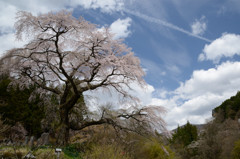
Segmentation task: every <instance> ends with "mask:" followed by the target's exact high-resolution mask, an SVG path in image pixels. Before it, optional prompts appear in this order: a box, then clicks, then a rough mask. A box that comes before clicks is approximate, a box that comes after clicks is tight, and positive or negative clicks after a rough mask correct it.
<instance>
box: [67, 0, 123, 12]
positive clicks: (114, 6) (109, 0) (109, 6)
mask: <svg viewBox="0 0 240 159" xmlns="http://www.w3.org/2000/svg"><path fill="white" fill-rule="evenodd" d="M70 2H71V6H75V5H81V6H82V7H84V8H85V9H90V8H92V9H98V8H100V9H101V11H103V12H113V11H116V10H120V9H121V8H122V7H123V5H124V3H123V0H104V1H103V0H81V1H79V0H72V1H70Z"/></svg>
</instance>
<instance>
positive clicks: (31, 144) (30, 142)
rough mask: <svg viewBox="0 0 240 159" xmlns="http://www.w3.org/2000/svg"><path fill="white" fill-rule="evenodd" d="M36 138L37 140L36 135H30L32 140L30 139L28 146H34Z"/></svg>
mask: <svg viewBox="0 0 240 159" xmlns="http://www.w3.org/2000/svg"><path fill="white" fill-rule="evenodd" d="M34 140H35V137H34V136H31V137H30V140H29V143H28V146H29V147H33V145H34Z"/></svg>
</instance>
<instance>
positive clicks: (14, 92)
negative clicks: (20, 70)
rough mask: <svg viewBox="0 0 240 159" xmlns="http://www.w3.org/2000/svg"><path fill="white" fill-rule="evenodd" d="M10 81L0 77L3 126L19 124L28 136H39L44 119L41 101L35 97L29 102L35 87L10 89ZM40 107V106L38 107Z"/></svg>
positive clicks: (0, 104) (0, 103)
mask: <svg viewBox="0 0 240 159" xmlns="http://www.w3.org/2000/svg"><path fill="white" fill-rule="evenodd" d="M10 82H11V80H10V79H9V78H8V77H7V76H2V77H0V115H1V118H2V120H3V121H4V123H5V124H9V125H15V124H16V123H17V122H20V123H21V124H22V125H23V126H24V128H25V129H26V130H27V131H28V134H29V135H35V136H39V135H40V134H41V132H42V130H41V120H42V119H43V118H44V116H45V115H44V107H43V106H42V101H41V100H40V99H39V97H38V96H36V99H35V100H32V101H31V102H30V101H29V97H30V95H31V93H32V92H33V91H34V89H35V87H34V86H30V87H29V88H24V89H23V90H21V89H20V88H19V87H18V86H14V87H15V88H14V87H10V86H9V83H10ZM40 105H41V106H40Z"/></svg>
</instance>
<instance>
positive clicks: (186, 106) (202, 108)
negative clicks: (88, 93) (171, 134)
mask: <svg viewBox="0 0 240 159" xmlns="http://www.w3.org/2000/svg"><path fill="white" fill-rule="evenodd" d="M239 83H240V62H225V63H222V64H221V65H218V66H216V68H210V69H208V70H196V71H194V72H193V74H192V77H191V78H190V79H189V80H186V81H185V82H184V83H182V84H181V85H180V86H179V88H177V89H176V90H175V91H174V92H172V93H173V94H174V95H173V96H172V97H171V98H169V99H155V103H159V104H162V105H163V106H165V107H166V108H168V110H169V113H168V114H167V116H166V118H165V120H166V121H167V123H168V124H169V128H170V129H171V128H175V127H176V126H177V125H178V124H179V125H182V124H185V123H186V122H187V120H189V121H190V122H191V123H194V124H202V123H204V122H205V120H206V119H207V118H210V117H211V110H212V109H213V108H215V107H216V106H218V105H220V104H221V103H222V102H223V101H224V100H226V99H228V98H229V97H231V96H233V95H235V94H236V93H237V91H239V90H240V85H239Z"/></svg>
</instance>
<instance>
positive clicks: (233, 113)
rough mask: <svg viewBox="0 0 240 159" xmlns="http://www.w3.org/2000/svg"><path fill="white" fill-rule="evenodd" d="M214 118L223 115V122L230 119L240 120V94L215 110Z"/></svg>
mask: <svg viewBox="0 0 240 159" xmlns="http://www.w3.org/2000/svg"><path fill="white" fill-rule="evenodd" d="M212 114H213V116H214V117H215V116H216V114H218V115H220V114H221V115H222V116H223V120H226V119H228V118H231V119H238V118H239V117H240V92H238V93H237V94H236V95H235V96H232V97H231V98H230V99H227V100H225V101H224V102H223V103H222V104H221V105H220V106H218V107H216V108H214V109H213V113H212Z"/></svg>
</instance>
